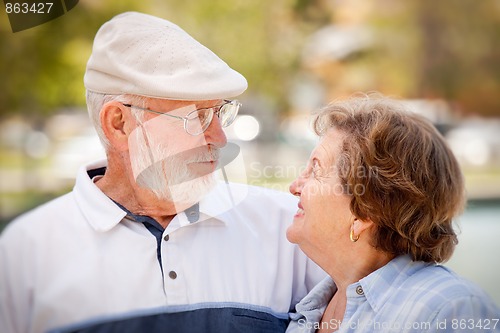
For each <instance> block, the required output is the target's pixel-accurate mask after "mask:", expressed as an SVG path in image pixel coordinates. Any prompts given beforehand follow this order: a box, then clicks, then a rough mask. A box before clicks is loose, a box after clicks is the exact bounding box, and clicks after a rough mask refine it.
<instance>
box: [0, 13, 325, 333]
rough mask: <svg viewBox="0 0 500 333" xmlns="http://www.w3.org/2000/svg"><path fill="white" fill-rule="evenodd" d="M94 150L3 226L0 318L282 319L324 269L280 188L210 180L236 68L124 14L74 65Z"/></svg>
mask: <svg viewBox="0 0 500 333" xmlns="http://www.w3.org/2000/svg"><path fill="white" fill-rule="evenodd" d="M84 82H85V86H86V88H87V104H88V109H89V113H90V117H91V119H92V121H93V123H94V124H95V126H96V129H97V132H98V135H99V137H100V139H101V141H102V142H103V144H104V146H105V148H106V153H107V161H105V162H100V163H95V164H91V165H88V166H85V167H83V168H82V169H81V170H80V172H79V174H78V176H77V180H76V185H75V187H74V189H73V191H72V192H71V193H68V194H66V195H64V196H62V197H60V198H57V199H56V200H54V201H52V202H50V203H47V204H45V205H43V206H41V207H39V208H37V209H35V210H33V211H31V212H28V213H27V214H24V215H23V216H21V217H20V218H18V219H17V220H16V221H14V222H12V223H11V224H10V225H9V226H8V227H7V229H6V230H5V231H4V233H3V234H2V235H1V238H0V332H3V333H18V332H19V333H20V332H23V333H24V332H284V331H285V328H286V325H287V323H288V314H289V311H290V310H291V309H293V308H294V305H295V304H296V303H297V302H298V301H299V300H300V299H301V298H302V297H303V296H304V295H306V294H307V292H308V291H309V289H310V287H312V286H313V285H315V284H316V283H317V282H318V281H319V280H321V279H322V277H323V273H322V272H321V271H320V270H319V269H318V267H317V266H316V265H315V264H313V263H312V262H310V261H308V260H307V259H306V257H305V256H304V255H303V254H302V253H301V252H300V251H299V250H298V249H297V247H295V246H292V245H290V244H289V243H288V242H287V241H286V239H285V230H286V228H287V226H288V225H289V223H290V222H291V220H292V216H293V212H292V211H291V210H293V209H294V207H295V208H296V204H297V203H296V201H294V199H293V198H292V197H291V196H288V195H286V194H284V193H283V194H282V193H276V192H271V191H268V190H264V189H258V188H253V187H249V186H245V185H237V184H224V183H222V185H220V184H219V183H218V182H217V181H215V180H214V176H213V175H214V171H215V170H216V168H217V167H218V166H217V164H218V161H219V158H220V155H221V149H222V148H223V147H224V146H225V145H226V143H227V141H226V136H225V134H224V131H223V130H222V128H223V127H225V126H228V125H229V124H230V123H231V122H232V121H233V120H234V118H235V116H236V114H237V112H238V109H239V106H240V104H239V103H238V102H237V101H231V100H227V99H226V98H228V97H233V96H237V95H239V94H241V93H242V92H243V91H244V90H245V89H246V87H247V83H246V80H245V79H244V77H243V76H242V75H240V74H239V73H237V72H236V71H234V70H233V69H231V68H230V67H229V66H228V65H227V64H226V63H224V62H223V61H222V60H221V59H219V58H218V57H217V56H216V55H215V54H214V53H212V52H211V51H210V50H208V49H207V48H205V47H204V46H203V45H201V44H200V43H198V42H197V41H196V40H194V39H193V38H192V37H191V36H189V35H188V34H187V33H186V32H184V31H183V30H182V29H180V28H179V27H178V26H176V25H174V24H172V23H170V22H168V21H165V20H162V19H159V18H156V17H153V16H149V15H145V14H140V13H124V14H121V15H118V16H116V17H115V18H113V19H112V20H110V21H109V22H107V23H105V24H104V25H103V26H102V27H101V29H100V30H99V32H98V33H97V35H96V37H95V41H94V47H93V51H92V55H91V57H90V59H89V62H88V64H87V70H86V73H85V79H84Z"/></svg>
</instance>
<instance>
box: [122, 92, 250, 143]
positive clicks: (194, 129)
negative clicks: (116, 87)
mask: <svg viewBox="0 0 500 333" xmlns="http://www.w3.org/2000/svg"><path fill="white" fill-rule="evenodd" d="M122 104H123V103H122ZM123 106H126V107H128V108H135V109H139V110H143V111H148V112H152V113H156V114H159V115H163V116H167V117H172V118H177V119H180V120H184V130H185V131H186V132H187V133H188V134H190V135H198V134H201V133H203V132H205V131H206V130H207V128H208V127H209V126H210V124H211V123H212V119H213V117H214V113H215V114H216V115H217V117H218V118H219V120H220V124H221V126H222V127H228V126H229V125H231V124H232V123H233V121H234V119H235V118H236V115H237V114H238V111H239V109H240V107H241V103H240V102H238V101H237V100H232V101H230V100H224V103H223V104H219V105H216V106H212V107H209V108H202V109H197V110H194V111H191V112H189V113H188V114H187V115H186V116H185V117H181V116H175V115H172V114H169V113H164V112H159V111H154V110H150V109H146V108H141V107H139V106H135V105H132V104H123Z"/></svg>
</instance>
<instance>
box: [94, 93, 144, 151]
mask: <svg viewBox="0 0 500 333" xmlns="http://www.w3.org/2000/svg"><path fill="white" fill-rule="evenodd" d="M86 98H87V110H88V112H89V117H90V121H91V122H92V125H94V128H95V130H96V132H97V136H98V137H99V140H100V141H101V143H102V145H103V147H104V149H105V150H106V151H107V150H108V148H109V141H108V139H107V138H106V135H105V134H104V131H103V130H102V124H101V117H100V115H101V110H102V107H103V106H104V104H106V103H108V102H112V101H116V102H119V103H124V104H132V105H135V106H139V107H145V106H146V101H147V97H144V96H137V95H128V94H122V95H108V94H102V93H97V92H93V91H90V90H87V94H86ZM133 114H134V116H135V118H136V119H137V120H138V121H142V119H143V116H144V111H141V110H137V112H134V113H133Z"/></svg>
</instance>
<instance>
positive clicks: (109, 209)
mask: <svg viewBox="0 0 500 333" xmlns="http://www.w3.org/2000/svg"><path fill="white" fill-rule="evenodd" d="M106 166H107V161H106V160H100V161H97V162H95V163H91V164H88V165H85V166H83V167H81V168H80V170H79V171H78V174H77V178H76V183H75V187H74V193H75V196H76V201H77V205H78V206H79V207H80V210H81V211H82V214H83V215H84V216H85V218H86V219H87V221H88V222H89V223H90V224H91V225H92V227H93V228H94V229H95V230H96V231H99V232H106V231H108V230H110V229H112V228H113V227H114V226H116V225H117V224H118V223H120V221H121V220H122V219H123V218H124V217H125V216H126V215H127V212H126V211H124V210H122V209H121V208H120V207H118V206H117V205H116V204H115V203H114V202H113V200H111V199H110V198H109V197H108V196H107V195H106V194H104V193H103V192H102V191H101V190H100V189H99V188H98V187H97V186H96V185H95V184H94V182H93V181H92V178H93V177H94V176H97V175H99V174H100V173H99V171H100V172H101V173H102V172H103V170H105V168H106ZM244 196H245V193H242V191H241V189H239V188H234V187H233V186H231V185H229V184H225V183H222V182H219V183H218V184H217V185H216V186H215V188H214V189H212V190H211V191H210V192H209V193H208V194H207V195H206V196H205V197H204V198H203V199H202V200H201V201H200V202H199V203H198V204H195V205H193V206H191V207H190V208H188V209H186V210H185V211H184V212H182V213H179V214H177V217H178V219H179V220H180V221H179V222H180V225H181V226H183V225H188V224H191V223H197V222H202V221H205V220H208V219H215V220H217V221H220V222H222V223H224V224H226V223H227V222H228V221H229V217H228V215H227V212H228V211H229V210H231V209H232V208H233V207H234V206H235V205H236V203H237V202H239V201H241V200H242V198H243V197H244Z"/></svg>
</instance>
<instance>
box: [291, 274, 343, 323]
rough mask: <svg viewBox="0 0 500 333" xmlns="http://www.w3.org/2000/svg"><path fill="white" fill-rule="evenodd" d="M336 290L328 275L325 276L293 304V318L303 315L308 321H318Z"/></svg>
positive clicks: (296, 318)
mask: <svg viewBox="0 0 500 333" xmlns="http://www.w3.org/2000/svg"><path fill="white" fill-rule="evenodd" d="M336 291H337V286H335V283H334V282H333V280H332V278H331V277H330V276H327V277H325V278H324V279H323V280H322V281H321V282H320V283H318V284H317V285H316V286H315V287H314V288H313V289H311V291H310V292H309V293H308V294H307V295H306V296H305V297H304V298H303V299H302V300H301V301H300V302H299V303H297V305H296V306H295V310H296V311H297V313H291V314H290V317H291V318H292V319H294V320H298V319H299V318H302V317H304V318H305V319H306V320H307V321H308V322H311V323H315V322H319V321H320V320H321V318H322V317H323V313H324V312H325V309H326V307H327V306H328V303H329V302H330V300H331V299H332V297H333V295H334V294H335V292H336Z"/></svg>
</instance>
